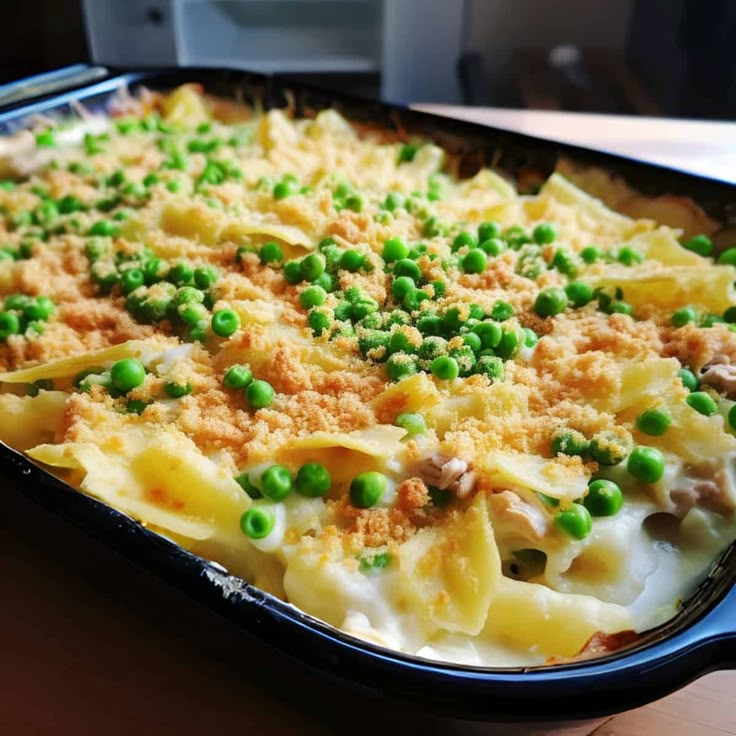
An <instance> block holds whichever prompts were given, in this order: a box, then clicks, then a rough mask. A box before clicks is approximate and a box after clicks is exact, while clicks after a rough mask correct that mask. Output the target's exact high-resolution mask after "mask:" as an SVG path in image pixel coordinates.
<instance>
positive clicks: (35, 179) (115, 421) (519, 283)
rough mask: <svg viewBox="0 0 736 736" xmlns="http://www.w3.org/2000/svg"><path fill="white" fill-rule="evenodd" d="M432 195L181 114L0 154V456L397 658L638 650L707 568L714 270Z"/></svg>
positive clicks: (170, 100) (205, 111)
mask: <svg viewBox="0 0 736 736" xmlns="http://www.w3.org/2000/svg"><path fill="white" fill-rule="evenodd" d="M397 138H401V140H399V139H397ZM454 172H456V169H455V167H454V163H453V158H452V156H449V155H447V154H446V153H445V152H444V151H443V150H442V149H441V148H439V147H438V146H436V145H434V144H432V143H431V142H429V141H423V140H414V139H407V137H406V136H398V137H397V136H396V135H394V136H390V135H388V134H387V133H386V132H384V131H379V130H374V129H371V128H369V127H367V126H357V125H354V124H352V123H350V122H349V121H348V120H346V119H345V118H343V117H341V116H340V115H339V114H338V113H337V112H336V111H335V110H324V111H322V112H319V113H318V114H316V115H314V116H312V117H310V118H299V119H297V118H295V117H294V116H292V115H290V114H289V113H288V111H283V110H271V111H268V112H264V111H258V110H253V109H249V108H246V107H245V106H241V105H236V104H235V103H232V102H228V101H226V100H218V99H214V98H210V97H207V96H205V95H204V94H203V93H202V91H201V90H200V89H198V88H197V87H196V86H194V85H185V86H183V87H181V88H179V89H177V90H174V91H173V92H171V93H169V94H166V95H161V94H151V93H148V94H144V95H142V96H141V97H140V98H139V99H136V98H132V97H125V98H121V99H120V100H119V101H118V104H117V106H116V108H115V109H112V110H110V111H109V114H105V115H102V114H100V115H91V114H89V113H86V112H85V114H84V115H82V116H81V117H80V118H75V119H71V118H70V119H64V120H52V119H42V120H38V121H36V124H35V127H34V128H33V129H32V130H25V131H23V132H21V133H18V134H16V135H14V136H11V137H7V138H6V139H5V140H2V141H0V173H1V175H2V176H3V177H5V178H4V179H2V181H0V232H1V233H2V239H0V305H2V307H1V310H0V387H1V389H0V439H2V441H3V442H5V443H6V444H8V445H9V446H11V447H13V448H16V449H18V450H20V451H22V452H24V453H26V454H27V456H28V457H29V458H31V459H32V460H33V461H35V462H36V463H39V464H41V465H42V466H43V467H45V468H46V469H48V470H49V471H50V472H52V473H54V474H55V475H57V476H58V477H60V478H62V479H63V480H64V481H66V482H67V483H69V484H70V485H72V486H74V487H75V488H78V489H79V490H80V491H82V492H84V493H86V494H89V495H91V496H94V497H95V498H97V499H100V500H101V501H103V502H105V503H106V504H109V505H110V506H112V507H114V508H116V509H118V510H120V511H121V512H123V513H125V514H128V515H129V516H131V517H133V518H134V519H136V520H138V521H139V522H140V523H142V524H144V525H145V526H146V527H148V528H150V529H152V530H154V531H156V532H158V533H160V534H162V535H165V536H166V537H168V538H170V539H172V540H174V541H175V542H176V543H177V544H179V545H181V546H182V547H184V548H186V549H187V550H190V551H192V552H193V553H195V554H197V555H200V556H202V557H204V558H207V559H211V560H215V561H217V562H219V563H221V564H222V565H224V566H225V567H226V568H227V569H228V570H229V571H230V572H232V573H233V574H236V575H239V576H242V577H243V578H244V579H246V580H248V581H249V582H251V583H252V584H253V585H255V586H257V587H259V588H261V589H262V590H264V591H267V592H269V593H271V594H273V595H275V596H278V597H280V598H282V599H284V600H286V601H288V602H290V603H291V604H293V605H294V606H296V607H298V608H299V609H300V610H302V611H303V612H305V613H306V614H309V615H311V616H314V617H317V618H319V619H321V620H322V621H324V622H327V623H328V624H330V625H332V626H335V627H337V628H339V629H341V630H343V631H345V632H347V633H349V634H351V635H353V636H355V637H358V638H360V639H363V640H365V641H369V642H372V643H374V644H378V645H381V646H384V647H388V648H391V649H395V650H400V651H403V652H407V653H411V654H415V655H418V656H420V657H425V658H430V659H437V660H442V661H451V662H459V663H465V664H473V665H481V666H493V667H496V666H519V665H535V664H544V663H554V662H560V661H567V660H569V659H571V658H575V657H580V656H587V655H591V654H596V653H602V652H606V651H610V650H612V649H615V648H616V647H617V646H620V645H622V644H623V643H625V642H628V641H630V640H631V639H632V638H633V637H635V636H636V634H637V633H638V632H642V631H644V630H646V629H648V628H651V627H653V626H656V625H657V624H659V623H661V622H663V621H666V620H667V619H669V618H671V617H672V616H674V615H675V613H676V612H677V611H678V609H679V607H680V606H681V604H682V602H683V600H684V599H685V598H686V597H687V595H688V593H689V592H690V591H691V590H692V589H693V587H694V586H695V585H696V584H697V583H698V582H699V581H700V580H701V579H702V578H703V576H704V575H705V574H706V573H707V571H708V569H709V567H710V566H711V565H712V563H713V562H714V561H715V560H716V559H717V558H718V556H719V554H720V553H721V552H722V551H723V550H724V549H725V548H726V547H727V546H728V545H729V544H730V543H731V542H732V541H733V540H734V538H736V518H735V516H734V506H735V505H736V486H735V481H734V457H735V456H736V439H735V438H734V431H735V430H736V403H734V400H735V399H736V335H734V330H736V306H735V303H734V292H733V285H734V281H736V268H734V266H735V265H736V248H730V249H727V250H725V251H723V252H722V253H720V255H718V256H715V255H714V252H713V244H712V242H711V239H710V237H709V235H711V234H712V232H713V230H714V224H713V223H711V222H710V221H709V220H708V218H707V217H705V216H704V215H703V213H702V212H700V211H699V210H697V208H695V206H694V205H689V210H688V211H690V212H694V213H695V215H694V217H695V219H696V220H697V222H698V224H699V226H700V227H701V229H702V230H704V231H705V232H704V233H701V234H696V233H694V232H686V233H684V232H683V230H682V229H677V228H673V227H668V226H666V225H661V224H658V223H657V222H656V221H655V220H654V219H650V218H648V217H644V218H643V217H641V216H636V215H634V216H629V215H625V214H621V213H620V212H616V211H614V210H613V209H611V208H609V207H608V206H607V205H606V204H604V203H603V202H602V201H601V200H600V199H596V198H594V197H593V196H591V195H590V194H586V193H585V192H584V191H583V190H582V189H580V188H578V187H577V186H576V185H575V184H574V183H573V181H572V180H573V179H575V174H574V172H568V173H569V177H566V176H563V175H562V174H561V173H556V174H553V175H552V176H551V177H549V179H547V181H545V182H544V183H543V184H542V185H541V187H540V188H539V190H538V191H537V192H535V193H533V194H519V193H518V192H517V190H516V189H515V187H514V186H513V185H512V184H510V183H509V182H508V181H507V180H506V179H504V178H502V177H501V176H500V175H498V174H497V173H494V172H493V171H492V170H490V169H486V168H483V169H481V170H480V171H478V172H477V173H475V174H474V175H473V176H472V177H470V178H462V177H460V176H458V175H457V174H456V173H454ZM609 193H610V192H609Z"/></svg>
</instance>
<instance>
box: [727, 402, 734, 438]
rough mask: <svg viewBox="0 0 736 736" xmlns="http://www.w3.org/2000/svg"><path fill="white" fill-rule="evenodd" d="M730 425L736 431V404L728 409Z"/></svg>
mask: <svg viewBox="0 0 736 736" xmlns="http://www.w3.org/2000/svg"><path fill="white" fill-rule="evenodd" d="M728 426H729V427H731V429H732V430H734V431H735V432H736V404H734V405H733V406H732V407H731V408H730V409H729V410H728Z"/></svg>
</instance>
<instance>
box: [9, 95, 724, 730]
mask: <svg viewBox="0 0 736 736" xmlns="http://www.w3.org/2000/svg"><path fill="white" fill-rule="evenodd" d="M438 111H439V110H438ZM441 111H443V112H445V113H452V114H456V115H462V116H466V117H473V118H477V119H479V120H481V121H485V122H488V123H490V124H495V125H498V126H501V127H508V128H517V129H522V130H524V131H526V132H535V133H539V134H546V135H547V136H548V137H551V138H558V139H562V138H565V139H566V140H573V141H580V142H583V143H585V144H588V145H598V146H601V147H603V146H606V147H608V148H610V149H616V150H620V151H621V152H625V153H631V154H634V155H638V156H640V157H642V158H645V157H651V158H657V159H659V160H661V161H662V162H666V163H671V164H674V165H678V166H680V167H682V168H686V167H688V168H692V169H693V170H697V171H699V172H701V173H710V174H711V175H714V176H719V175H722V176H724V177H726V176H727V177H729V178H733V177H734V173H735V172H736V165H735V164H736V125H726V124H721V123H693V122H685V123H682V122H674V121H662V120H657V121H652V120H646V121H645V120H637V119H626V118H622V119H612V118H610V117H607V116H587V115H586V116H575V115H571V114H567V113H546V112H545V113H533V112H528V111H509V110H478V109H474V110H471V109H463V108H451V109H448V108H442V110H441ZM591 118H595V120H591ZM592 123H595V125H592ZM665 141H667V142H668V143H667V145H663V142H665ZM688 152H689V153H688ZM3 490H5V488H4V486H3V481H2V479H0V493H1V492H2V491H3ZM17 516H18V514H17V513H15V512H14V511H13V509H12V507H8V506H7V505H6V504H5V503H4V504H2V505H0V573H1V575H0V586H1V587H0V591H1V592H0V596H1V597H0V656H2V668H1V670H0V671H1V672H2V675H1V676H0V736H45V735H46V734H54V735H56V734H75V736H86V735H87V734H95V735H96V734H105V736H117V734H120V735H121V736H123V735H124V736H131V734H135V735H136V736H147V734H156V736H164V735H165V734H177V736H189V734H196V735H197V736H199V735H200V734H204V733H208V734H232V733H246V734H258V736H267V735H268V734H292V733H295V734H296V733H298V734H300V736H308V735H309V734H332V733H344V732H346V731H348V730H349V731H350V732H351V733H352V734H356V735H359V734H363V733H366V734H367V733H371V734H376V733H385V734H391V733H397V732H399V731H402V732H412V733H413V732H415V731H417V730H420V731H421V733H422V736H431V735H432V734H435V733H436V734H443V736H455V734H457V735H458V736H459V735H460V734H468V735H473V736H493V735H495V734H499V735H500V734H503V736H521V735H522V734H556V735H557V736H588V735H589V734H593V733H595V734H596V736H645V735H646V736H659V734H667V736H716V735H717V734H718V735H721V736H722V734H736V696H735V695H734V693H736V672H721V673H716V674H712V675H709V676H707V677H704V678H702V679H701V680H699V681H698V682H695V683H693V684H691V685H690V686H689V687H686V688H684V689H683V690H681V691H680V692H678V693H675V694H673V695H671V696H669V697H667V698H665V699H663V700H660V701H658V702H656V703H652V704H651V705H649V706H646V707H644V708H640V709H638V710H635V711H631V712H629V713H624V714H622V715H619V716H615V717H613V718H608V719H598V720H596V721H591V722H586V723H578V724H567V725H560V724H557V725H554V724H549V725H546V726H544V725H538V726H534V727H527V726H518V727H517V726H507V725H499V726H493V725H479V724H467V723H457V722H447V721H428V722H427V723H426V724H425V723H422V724H421V728H420V729H418V728H417V726H418V724H417V723H416V721H414V720H412V719H411V717H410V716H407V717H406V718H402V716H401V714H395V713H394V714H391V715H390V716H388V715H385V714H381V713H380V712H377V713H359V714H356V718H355V720H352V721H351V722H349V723H347V722H345V721H344V720H341V719H340V718H334V717H330V712H329V711H330V709H329V707H328V705H329V704H326V707H325V708H323V709H321V710H322V715H315V713H314V710H304V709H300V708H298V707H297V706H295V705H293V704H292V703H291V702H290V701H289V699H288V698H282V697H279V696H278V694H276V693H274V692H268V691H266V690H263V689H262V688H261V687H260V686H259V685H258V683H257V677H256V676H254V675H253V674H250V675H249V674H248V667H247V662H244V663H243V665H244V666H243V671H241V672H238V671H234V670H233V669H231V668H229V667H227V666H225V665H224V664H222V663H221V662H219V661H217V660H215V659H213V658H212V657H211V656H209V655H208V654H206V653H205V652H203V651H200V650H199V649H197V648H196V647H195V646H193V645H192V644H191V643H190V642H188V641H185V640H184V639H183V638H181V637H180V636H178V635H177V634H175V633H172V632H171V631H169V630H168V628H167V626H166V625H165V623H161V622H158V623H157V622H156V620H155V615H154V614H153V612H152V615H150V616H148V615H145V614H143V613H141V611H140V607H139V606H138V607H131V606H130V605H129V604H128V603H127V602H126V601H125V599H124V596H119V595H116V594H115V593H114V592H113V591H111V589H110V587H109V586H105V585H102V586H100V585H99V584H97V582H96V581H95V580H94V579H90V578H87V577H86V576H83V575H79V574H77V570H76V568H75V567H74V566H70V565H69V561H68V560H67V559H65V558H64V557H63V556H59V555H58V554H56V553H55V552H54V545H53V544H51V545H43V544H40V543H39V539H37V538H34V536H35V535H34V530H32V529H28V528H27V526H26V525H24V524H23V523H22V519H18V518H16V517H17ZM581 697H584V694H581Z"/></svg>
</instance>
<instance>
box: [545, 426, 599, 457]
mask: <svg viewBox="0 0 736 736" xmlns="http://www.w3.org/2000/svg"><path fill="white" fill-rule="evenodd" d="M589 448H590V442H588V440H587V439H586V438H585V436H584V435H583V434H582V433H581V432H578V431H576V430H566V431H564V432H559V433H558V434H556V435H555V436H554V437H553V438H552V454H553V455H570V456H575V455H577V456H583V455H585V454H587V452H588V449H589Z"/></svg>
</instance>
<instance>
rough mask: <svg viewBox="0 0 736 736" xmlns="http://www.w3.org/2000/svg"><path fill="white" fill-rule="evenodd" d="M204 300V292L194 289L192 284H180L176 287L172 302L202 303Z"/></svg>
mask: <svg viewBox="0 0 736 736" xmlns="http://www.w3.org/2000/svg"><path fill="white" fill-rule="evenodd" d="M203 301H204V292H202V291H200V290H199V289H195V288H194V287H193V286H182V287H181V288H179V289H177V291H176V297H175V299H174V302H175V303H176V304H177V305H181V304H202V302H203Z"/></svg>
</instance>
